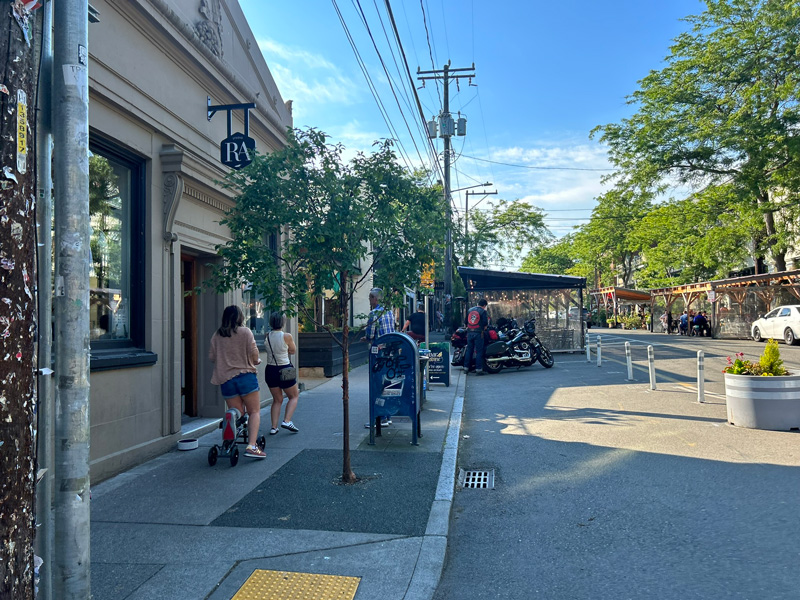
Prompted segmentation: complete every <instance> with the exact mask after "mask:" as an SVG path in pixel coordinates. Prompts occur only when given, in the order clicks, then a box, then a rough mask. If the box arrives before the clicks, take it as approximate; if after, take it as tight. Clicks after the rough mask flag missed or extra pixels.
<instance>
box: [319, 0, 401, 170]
mask: <svg viewBox="0 0 800 600" xmlns="http://www.w3.org/2000/svg"><path fill="white" fill-rule="evenodd" d="M331 2H332V3H333V8H334V9H335V10H336V14H337V15H338V17H339V22H340V23H341V24H342V28H343V29H344V33H345V36H347V40H348V42H350V47H351V48H352V49H353V52H354V53H355V55H356V62H358V65H359V67H361V72H362V73H363V74H364V78H365V79H366V80H367V87H369V90H370V92H371V93H372V97H373V98H374V99H375V102H376V103H377V105H378V110H379V111H380V113H381V116H382V117H383V120H384V122H385V123H386V127H388V129H389V132H390V133H392V134H394V138H395V139H396V140H397V144H398V149H399V150H400V155H401V156H402V157H403V160H404V161H405V163H406V167H407V168H408V170H409V171H413V170H414V169H413V168H412V167H411V161H410V159H409V158H408V153H407V152H406V151H405V147H404V146H403V143H402V142H401V141H400V136H399V135H397V131H396V130H395V128H394V126H393V125H392V123H391V119H390V118H389V113H388V112H387V111H386V107H385V106H384V105H383V102H382V101H381V99H380V97H379V96H378V90H377V88H376V87H375V84H374V83H373V81H372V78H371V77H370V75H369V71H368V70H367V66H366V63H364V60H363V59H362V58H361V53H360V52H359V51H358V48H357V47H356V43H355V40H354V39H353V36H352V35H351V33H350V29H349V28H348V27H347V23H345V20H344V16H343V15H342V12H341V11H340V10H339V5H338V4H336V0H331Z"/></svg>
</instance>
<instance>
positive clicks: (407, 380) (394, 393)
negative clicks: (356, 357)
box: [369, 332, 422, 445]
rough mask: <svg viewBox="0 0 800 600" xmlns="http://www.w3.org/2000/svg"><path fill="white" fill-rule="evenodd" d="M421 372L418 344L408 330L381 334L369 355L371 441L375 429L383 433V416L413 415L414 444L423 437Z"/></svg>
mask: <svg viewBox="0 0 800 600" xmlns="http://www.w3.org/2000/svg"><path fill="white" fill-rule="evenodd" d="M420 385H421V379H420V372H419V351H418V350H417V344H416V343H415V342H414V340H412V339H411V337H410V336H408V335H407V334H405V333H398V332H392V333H387V334H385V335H382V336H381V337H379V338H378V339H377V340H376V342H375V344H374V345H373V346H372V348H371V349H370V354H369V443H370V444H371V445H374V444H375V435H376V432H375V429H376V428H377V430H378V431H377V435H381V426H380V420H381V418H382V417H393V416H395V415H401V416H405V417H411V426H412V431H411V443H412V444H414V445H417V443H418V442H417V438H418V437H422V433H421V431H420V423H419V410H420V404H421V402H420Z"/></svg>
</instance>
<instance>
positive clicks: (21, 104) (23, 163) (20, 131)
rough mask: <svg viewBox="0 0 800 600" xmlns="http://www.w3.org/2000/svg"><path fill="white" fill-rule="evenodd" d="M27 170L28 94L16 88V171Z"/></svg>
mask: <svg viewBox="0 0 800 600" xmlns="http://www.w3.org/2000/svg"><path fill="white" fill-rule="evenodd" d="M27 171H28V96H27V94H26V93H25V92H24V91H23V90H17V173H23V174H24V173H26V172H27Z"/></svg>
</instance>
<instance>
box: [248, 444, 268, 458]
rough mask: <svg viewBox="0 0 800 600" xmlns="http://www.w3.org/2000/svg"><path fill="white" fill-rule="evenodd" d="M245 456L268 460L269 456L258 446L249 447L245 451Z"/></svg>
mask: <svg viewBox="0 0 800 600" xmlns="http://www.w3.org/2000/svg"><path fill="white" fill-rule="evenodd" d="M244 455H245V456H247V457H250V458H267V455H266V454H264V451H263V450H262V449H261V448H259V447H258V446H248V447H247V449H246V450H245V451H244Z"/></svg>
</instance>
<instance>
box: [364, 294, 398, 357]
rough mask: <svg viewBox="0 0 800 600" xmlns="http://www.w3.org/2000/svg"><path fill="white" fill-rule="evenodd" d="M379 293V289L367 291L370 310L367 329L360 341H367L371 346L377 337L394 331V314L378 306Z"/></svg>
mask: <svg viewBox="0 0 800 600" xmlns="http://www.w3.org/2000/svg"><path fill="white" fill-rule="evenodd" d="M381 292H382V290H381V289H380V288H372V289H371V290H370V291H369V307H370V309H372V310H370V311H369V318H368V319H367V329H366V331H365V332H364V337H362V338H361V341H367V342H369V343H370V345H372V346H374V345H375V342H376V340H377V339H378V338H379V337H381V336H382V335H384V334H386V333H390V332H392V331H394V330H395V327H394V313H393V312H392V310H391V309H385V308H383V307H382V306H381V305H380V304H379V302H380V297H381Z"/></svg>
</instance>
